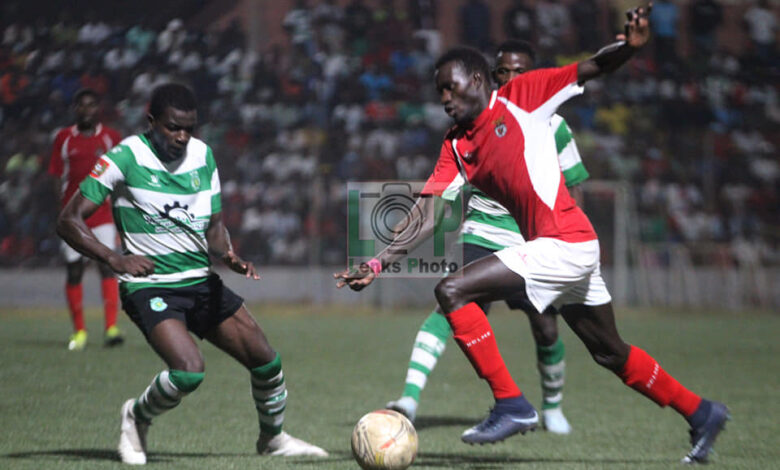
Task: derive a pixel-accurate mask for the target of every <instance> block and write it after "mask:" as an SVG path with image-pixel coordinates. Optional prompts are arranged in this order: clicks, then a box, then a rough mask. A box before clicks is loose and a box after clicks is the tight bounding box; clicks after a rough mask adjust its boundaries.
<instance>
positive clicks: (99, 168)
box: [89, 158, 108, 178]
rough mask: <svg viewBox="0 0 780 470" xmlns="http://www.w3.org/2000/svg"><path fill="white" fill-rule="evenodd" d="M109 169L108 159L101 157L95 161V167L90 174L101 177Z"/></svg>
mask: <svg viewBox="0 0 780 470" xmlns="http://www.w3.org/2000/svg"><path fill="white" fill-rule="evenodd" d="M106 170H108V160H104V159H102V158H101V159H100V160H98V161H97V163H95V167H94V168H92V172H90V174H89V176H91V177H93V178H99V177H100V175H102V174H103V173H105V172H106Z"/></svg>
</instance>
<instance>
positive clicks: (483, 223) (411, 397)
mask: <svg viewBox="0 0 780 470" xmlns="http://www.w3.org/2000/svg"><path fill="white" fill-rule="evenodd" d="M534 57H535V54H534V50H533V48H532V47H531V45H530V44H529V43H528V42H526V41H519V40H509V41H506V42H504V43H503V44H501V45H500V46H499V47H498V51H497V53H496V64H495V67H494V68H493V77H494V78H495V80H496V82H498V85H499V86H503V85H505V84H506V83H507V82H509V81H510V80H511V79H513V78H514V77H516V76H517V75H519V74H521V73H523V72H526V71H528V70H531V69H532V68H533V65H534ZM551 125H552V127H553V129H554V133H555V147H556V151H557V153H558V162H559V163H560V166H561V170H563V177H564V179H565V180H566V186H567V187H568V188H569V192H570V193H571V194H572V197H574V198H575V199H576V200H578V201H579V200H581V197H582V195H581V191H582V190H581V188H579V186H578V185H579V184H580V183H582V182H583V181H585V180H586V179H588V172H587V170H586V169H585V166H584V165H583V164H582V159H581V158H580V154H579V152H578V151H577V145H576V144H575V143H574V137H573V136H572V134H571V130H570V129H569V126H568V125H567V124H566V121H564V119H563V118H562V117H561V116H559V115H558V114H554V115H553V117H552V119H551ZM452 194H456V193H452ZM458 241H459V242H460V243H462V249H463V264H468V263H470V262H472V261H474V260H477V259H480V258H484V257H485V256H488V255H490V254H492V253H494V252H496V251H499V250H502V249H504V248H507V247H509V246H514V245H520V244H522V243H525V239H523V236H522V235H521V234H520V229H519V228H518V227H517V223H516V222H515V219H514V218H513V217H512V216H511V215H510V214H509V211H507V210H506V209H505V208H504V207H503V206H501V205H500V204H499V203H497V202H496V201H495V200H493V199H491V198H490V197H488V196H487V195H486V194H485V193H483V192H482V191H480V190H479V189H476V188H471V197H470V198H469V200H468V206H467V209H466V219H465V221H464V223H463V227H462V228H461V233H460V236H459V239H458ZM506 303H507V305H508V306H509V308H511V309H522V310H524V311H525V313H526V314H527V316H528V321H529V323H530V325H531V332H532V334H533V338H534V341H535V342H536V359H537V368H538V369H539V374H540V376H541V385H542V425H543V426H544V428H545V429H547V430H548V431H550V432H552V433H555V434H569V433H570V432H571V426H570V425H569V422H568V420H567V419H566V416H564V414H563V410H562V409H561V400H562V399H563V385H564V378H565V362H564V346H563V342H562V341H561V340H560V339H559V338H558V325H557V322H556V318H555V315H556V313H557V312H556V311H555V308H554V307H548V308H547V310H545V311H544V313H542V314H541V315H540V314H538V312H536V310H535V309H534V307H533V306H531V305H529V304H528V302H527V301H525V299H523V298H522V297H521V298H517V299H507V300H506ZM480 307H481V308H482V310H483V311H484V312H485V313H487V312H488V310H489V309H490V303H487V302H483V303H481V304H480ZM450 336H452V329H451V328H450V325H449V323H447V319H446V318H445V317H444V315H443V314H442V313H441V312H440V311H439V309H438V308H437V309H435V310H434V311H433V312H431V313H430V315H428V318H426V319H425V321H424V322H423V324H422V327H420V331H419V332H418V333H417V336H416V337H415V340H414V348H413V349H412V355H411V359H410V360H409V368H408V370H407V372H406V384H405V386H404V390H403V394H402V395H401V397H400V398H399V399H398V400H394V401H391V402H389V403H388V404H387V405H386V407H387V408H389V409H392V410H396V411H398V412H401V413H403V414H404V415H406V416H407V417H408V418H409V419H411V420H412V421H414V418H415V416H416V415H417V406H418V403H419V401H420V392H422V390H423V389H424V388H425V384H426V382H427V379H428V375H429V374H430V373H431V372H432V371H433V369H434V367H436V363H437V362H438V359H439V356H441V354H442V353H444V349H445V346H446V344H447V339H448V338H449V337H450Z"/></svg>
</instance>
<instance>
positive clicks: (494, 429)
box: [336, 8, 728, 463]
mask: <svg viewBox="0 0 780 470" xmlns="http://www.w3.org/2000/svg"><path fill="white" fill-rule="evenodd" d="M648 13H649V8H637V9H635V10H632V11H631V12H629V14H628V17H629V21H628V23H627V25H626V34H625V37H624V38H623V39H625V40H622V41H619V42H617V43H614V44H612V45H610V46H607V47H605V48H604V49H602V50H601V51H599V53H597V54H596V55H595V56H594V57H592V58H591V59H588V60H586V61H583V62H580V63H577V64H571V65H568V66H565V67H561V68H555V69H542V70H536V71H532V72H527V73H525V74H522V75H519V76H518V77H516V78H515V79H513V80H512V81H510V82H509V83H507V84H506V85H505V86H503V87H502V88H500V89H499V90H497V91H493V90H491V86H490V80H489V78H488V77H489V76H490V75H489V74H490V69H489V66H488V64H487V61H486V60H485V58H484V56H482V54H481V53H479V51H476V50H473V49H468V48H459V49H454V50H452V51H450V52H448V53H446V54H444V56H442V57H441V58H440V59H439V60H438V61H437V63H436V87H437V90H438V91H439V95H440V97H441V102H442V104H443V105H444V109H445V111H446V112H447V113H448V114H449V115H450V116H451V117H453V118H454V120H455V122H456V125H455V126H454V127H453V128H452V129H451V130H450V131H449V132H448V134H447V136H446V137H445V141H444V143H443V145H442V150H441V155H440V157H439V161H438V162H437V164H436V168H435V169H434V172H433V175H432V176H431V177H430V178H429V180H428V183H427V184H426V186H425V188H424V189H423V191H422V194H423V195H426V194H427V195H441V194H443V193H444V192H446V191H447V189H449V188H455V187H459V186H461V185H462V184H463V182H464V180H465V182H467V183H469V184H471V185H473V186H475V187H477V188H479V189H481V190H482V191H483V192H485V193H486V194H487V195H488V196H490V197H492V198H494V199H496V200H497V201H498V202H499V203H500V204H501V205H503V206H504V207H506V208H507V210H509V212H510V213H511V214H512V215H513V216H514V218H515V220H516V221H517V223H518V226H519V227H520V230H521V232H522V235H523V237H524V238H525V239H526V240H528V242H527V243H526V244H523V245H518V246H514V247H509V248H506V249H504V250H501V251H498V252H496V253H495V254H493V255H491V256H487V257H485V258H482V259H479V260H477V261H474V262H472V263H470V264H468V265H466V266H465V267H464V268H463V269H462V270H461V271H459V272H458V273H455V274H454V275H450V276H448V277H446V278H444V279H443V280H442V281H441V282H440V283H439V284H438V285H437V286H436V289H435V293H436V298H437V300H438V301H439V305H440V307H441V309H442V311H443V312H444V313H445V314H446V315H447V320H448V322H449V323H450V326H451V327H452V330H453V332H454V337H455V340H456V342H457V344H458V346H459V347H460V348H461V350H463V352H464V353H465V354H466V356H467V357H468V359H469V361H470V362H471V364H472V365H473V367H474V369H475V370H476V372H477V374H478V375H479V376H480V377H482V378H484V379H485V380H486V381H487V383H488V384H489V385H490V388H491V390H492V392H493V396H494V398H495V400H496V404H495V406H494V407H493V409H492V410H491V412H490V414H489V416H488V417H487V418H486V419H485V420H484V421H482V422H481V423H479V424H477V425H476V426H474V427H472V428H470V429H468V430H466V431H465V432H464V433H463V435H462V437H461V438H462V440H463V441H464V442H467V443H470V444H474V443H480V444H482V443H492V442H497V441H501V440H503V439H505V438H507V437H509V436H511V435H513V434H516V433H518V432H520V433H525V432H526V431H528V430H532V429H534V428H535V427H536V426H537V423H538V421H539V417H538V414H537V412H536V410H535V409H534V408H533V406H532V405H531V404H530V403H529V402H528V401H527V400H526V399H525V396H524V395H523V394H522V392H521V391H520V389H519V388H518V386H517V385H516V384H515V382H514V380H513V379H512V377H511V375H510V374H509V371H508V370H507V367H506V365H505V364H504V360H503V358H502V357H501V354H500V353H499V350H498V345H497V344H496V341H495V337H494V335H493V331H492V328H491V326H490V323H489V322H488V320H487V317H486V316H485V313H484V312H483V311H482V310H481V309H480V307H479V305H478V302H486V301H487V302H490V301H496V300H505V299H507V298H509V297H512V296H516V295H518V294H521V293H525V295H526V296H527V298H528V300H529V301H530V303H531V304H532V305H533V306H534V307H535V308H536V309H537V311H538V312H542V311H544V310H545V309H546V308H547V307H548V306H550V305H555V306H556V307H559V311H560V313H561V315H562V316H563V318H564V319H565V320H566V322H567V323H568V324H569V326H570V327H571V328H572V330H573V331H574V332H575V333H576V334H577V336H578V337H579V338H580V339H581V340H582V341H583V342H584V343H585V346H586V347H587V348H588V351H589V352H590V353H591V355H592V357H593V358H594V360H595V361H596V362H597V363H598V364H599V365H602V366H604V367H606V368H608V369H609V370H611V371H612V372H614V373H615V374H616V375H618V376H619V377H620V378H621V379H622V380H623V382H624V383H625V384H626V385H628V386H630V387H632V388H634V389H635V390H637V391H638V392H640V393H642V394H643V395H645V396H647V397H648V398H650V399H651V400H653V401H654V402H655V403H657V404H658V405H660V406H667V405H670V406H671V407H672V408H674V409H675V410H676V411H678V412H679V413H680V414H681V415H682V416H683V417H684V418H685V419H686V420H687V421H688V423H689V424H690V426H691V444H692V448H691V451H690V452H689V453H688V454H687V455H686V456H685V457H684V459H683V461H684V462H686V463H696V462H703V461H706V460H707V458H708V456H709V453H710V451H711V449H712V446H713V444H714V441H715V438H716V437H717V435H718V433H719V432H720V431H721V430H722V429H723V427H724V425H725V422H726V420H727V419H728V409H727V408H726V407H725V405H723V404H721V403H718V402H714V401H710V400H705V399H702V398H701V397H699V396H698V395H696V394H695V393H693V392H691V391H690V390H688V389H686V388H685V387H683V386H682V385H681V384H680V383H679V382H677V381H676V380H675V379H674V378H673V377H672V376H671V375H669V374H668V373H667V372H666V371H664V369H662V368H661V366H660V365H659V364H658V362H656V361H655V359H653V358H652V357H651V356H650V355H649V354H647V353H646V352H644V351H643V350H641V349H639V348H637V347H635V346H632V345H630V344H628V343H626V342H624V341H623V339H622V338H621V337H620V335H619V334H618V331H617V327H616V325H615V317H614V312H613V310H612V303H611V297H610V295H609V292H608V291H607V288H606V285H605V283H604V280H603V279H602V278H601V274H600V270H599V243H598V238H597V236H596V233H595V231H594V230H593V227H592V226H591V224H590V222H589V220H588V218H587V217H586V216H585V214H584V213H583V212H582V211H581V210H580V209H579V207H577V205H576V203H575V202H574V200H573V199H572V198H571V196H569V193H568V191H567V189H566V186H565V184H564V178H563V174H562V172H561V170H560V167H559V165H558V161H557V158H556V148H555V140H554V135H553V133H552V130H551V128H550V124H549V122H550V117H551V116H552V114H553V113H554V112H555V111H556V109H557V108H558V106H560V105H561V104H562V103H563V102H565V101H566V100H568V99H569V98H571V97H573V96H575V95H578V94H580V93H582V91H583V89H582V87H581V85H582V83H584V82H585V81H587V80H590V79H592V78H595V77H597V76H599V75H601V74H604V73H606V72H610V71H613V70H615V69H616V68H618V67H619V66H620V65H622V64H623V63H624V62H626V61H627V60H628V59H629V58H630V57H631V56H632V55H633V53H634V52H635V50H636V49H637V48H639V47H641V46H643V45H644V44H645V43H646V42H647V40H648V39H649V25H648V21H647V16H648ZM426 199H427V200H426ZM431 201H432V198H431V197H428V198H425V197H423V198H421V199H420V201H419V202H418V204H419V205H421V206H423V207H421V210H419V211H411V214H412V215H411V216H410V217H411V218H418V219H420V220H414V221H411V222H410V223H408V224H407V227H410V229H408V230H419V232H418V233H419V235H418V236H417V237H414V236H410V235H409V234H408V233H406V231H404V232H401V233H400V234H398V235H397V237H396V239H397V240H410V238H411V241H409V242H408V243H401V242H394V243H392V244H390V245H389V246H388V247H387V248H386V249H385V250H384V251H383V252H382V253H380V254H379V255H378V256H377V257H376V258H375V259H372V260H371V261H369V262H368V263H366V264H364V265H362V266H361V267H360V268H359V269H357V270H347V271H345V272H343V273H340V274H337V275H336V277H337V279H339V283H338V287H342V286H344V285H349V286H350V287H351V288H352V289H354V290H360V289H362V288H364V287H365V286H367V285H368V284H370V283H371V282H372V281H373V279H375V278H376V277H377V276H378V275H379V273H380V272H381V269H382V265H386V264H387V263H391V262H393V261H395V259H396V258H397V257H398V256H400V255H398V254H397V253H398V252H399V249H403V248H407V249H412V248H414V246H416V245H417V244H419V242H420V241H421V240H422V239H423V237H425V236H427V235H428V234H429V233H431V232H432V230H433V221H432V220H431V219H432V217H431V216H430V215H429V214H431V213H432V211H430V210H429V209H428V208H427V207H425V206H427V205H429V204H431ZM420 226H422V229H420Z"/></svg>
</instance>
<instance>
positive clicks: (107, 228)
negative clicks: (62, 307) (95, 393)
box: [49, 88, 123, 351]
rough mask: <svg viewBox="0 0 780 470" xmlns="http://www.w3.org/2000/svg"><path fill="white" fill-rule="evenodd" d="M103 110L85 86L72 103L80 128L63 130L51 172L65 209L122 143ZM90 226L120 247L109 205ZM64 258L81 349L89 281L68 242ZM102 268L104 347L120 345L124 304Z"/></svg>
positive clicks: (75, 344) (71, 344) (75, 345)
mask: <svg viewBox="0 0 780 470" xmlns="http://www.w3.org/2000/svg"><path fill="white" fill-rule="evenodd" d="M99 107H100V106H99V97H98V94H97V93H95V91H93V90H90V89H89V88H83V89H81V90H79V91H78V92H76V95H75V97H74V99H73V109H74V111H75V113H76V124H74V125H72V126H70V127H66V128H63V129H61V130H60V131H59V132H58V133H57V136H56V137H55V138H54V146H53V147H52V151H51V160H50V161H49V173H50V174H51V175H53V176H54V177H56V178H58V179H59V180H58V188H57V192H58V193H61V202H62V204H61V205H62V206H64V205H65V203H67V202H68V200H69V199H70V198H71V196H73V194H74V193H76V191H77V190H78V186H79V183H81V181H82V180H83V179H84V178H86V177H87V175H88V174H89V172H90V170H91V169H92V167H94V166H95V162H96V161H97V159H98V158H99V157H100V156H101V155H103V154H104V153H106V151H108V149H110V148H111V147H113V146H115V145H116V144H118V143H119V139H120V136H119V132H117V131H115V130H114V129H111V128H110V127H108V126H104V125H103V124H101V123H100V122H98V111H99ZM86 224H87V227H89V228H90V229H91V230H92V232H93V233H94V234H95V237H97V239H98V240H100V242H101V243H102V244H104V245H106V246H107V247H108V248H110V249H112V250H114V249H116V228H114V220H113V219H112V217H111V203H110V202H109V201H106V202H104V203H103V204H101V205H100V207H99V208H98V209H97V210H96V211H95V213H94V214H92V216H91V217H89V218H88V219H87V220H86ZM62 254H63V256H64V258H65V263H66V272H67V275H66V276H67V277H66V280H65V298H66V299H67V301H68V310H70V318H71V320H72V321H73V335H71V337H70V340H69V341H68V349H69V350H71V351H80V350H82V349H84V347H85V346H86V345H87V329H86V327H85V325H84V308H83V304H82V298H83V290H82V286H81V279H82V278H83V277H84V258H83V257H82V256H81V254H80V253H79V252H78V251H76V250H74V249H73V248H71V247H70V246H68V245H67V243H63V244H62ZM97 268H98V271H99V272H100V278H101V281H100V287H101V292H102V294H103V309H104V310H105V330H104V344H105V345H106V346H117V345H119V344H122V341H123V338H122V333H121V332H120V331H119V327H117V326H116V315H117V308H118V304H119V290H118V287H117V280H116V277H115V276H114V272H113V271H111V268H109V267H108V266H107V265H105V264H104V263H97Z"/></svg>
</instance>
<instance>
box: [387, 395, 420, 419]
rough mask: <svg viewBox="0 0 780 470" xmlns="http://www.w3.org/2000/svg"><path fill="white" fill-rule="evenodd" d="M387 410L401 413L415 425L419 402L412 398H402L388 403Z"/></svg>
mask: <svg viewBox="0 0 780 470" xmlns="http://www.w3.org/2000/svg"><path fill="white" fill-rule="evenodd" d="M385 408H386V409H388V410H393V411H397V412H399V413H401V414H402V415H404V416H406V417H407V418H409V421H411V422H412V424H414V418H415V417H416V416H417V400H415V399H414V398H412V397H401V398H399V399H398V400H393V401H389V402H387V404H386V405H385Z"/></svg>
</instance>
